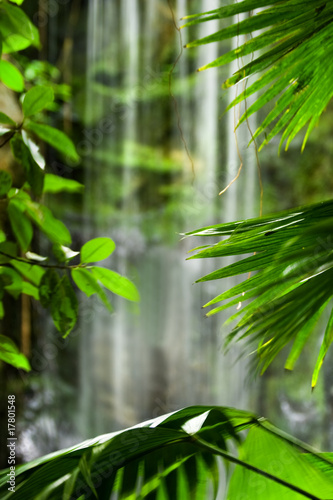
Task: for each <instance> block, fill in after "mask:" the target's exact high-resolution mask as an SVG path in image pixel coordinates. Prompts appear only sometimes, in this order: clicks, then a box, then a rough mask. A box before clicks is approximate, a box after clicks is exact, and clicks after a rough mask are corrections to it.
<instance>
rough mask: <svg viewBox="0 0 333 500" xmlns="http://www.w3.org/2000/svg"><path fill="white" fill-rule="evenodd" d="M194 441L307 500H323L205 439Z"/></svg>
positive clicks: (195, 439)
mask: <svg viewBox="0 0 333 500" xmlns="http://www.w3.org/2000/svg"><path fill="white" fill-rule="evenodd" d="M192 441H193V442H194V443H195V444H196V445H197V446H198V447H200V448H202V449H204V450H205V451H209V452H210V453H213V454H214V455H220V456H221V457H223V458H225V459H226V460H229V462H233V463H234V464H237V465H240V466H241V467H244V468H245V469H247V470H250V471H252V472H255V473H256V474H259V475H260V476H263V477H266V478H267V479H270V480H271V481H274V482H275V483H278V484H281V485H282V486H285V487H286V488H288V489H290V490H292V491H295V492H296V493H299V494H300V495H303V496H304V497H306V498H310V499H311V500H321V499H320V498H319V497H316V496H315V495H312V494H311V493H308V492H307V491H305V490H302V489H301V488H298V486H294V485H293V484H290V483H288V482H287V481H284V480H283V479H280V478H279V477H277V476H274V475H273V474H270V473H269V472H265V471H263V470H261V469H258V467H255V466H254V465H251V464H249V463H247V462H243V460H240V459H239V458H236V457H234V456H233V455H231V454H230V453H229V452H227V451H225V450H221V449H220V448H218V447H217V446H214V445H212V444H210V443H207V441H204V440H203V439H201V438H199V437H197V436H192Z"/></svg>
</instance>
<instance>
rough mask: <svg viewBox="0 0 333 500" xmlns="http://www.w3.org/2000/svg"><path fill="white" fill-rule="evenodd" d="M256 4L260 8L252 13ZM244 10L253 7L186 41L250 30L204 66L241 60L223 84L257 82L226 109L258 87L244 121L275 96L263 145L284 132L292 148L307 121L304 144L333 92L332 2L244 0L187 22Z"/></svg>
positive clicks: (220, 37) (262, 128) (216, 38)
mask: <svg viewBox="0 0 333 500" xmlns="http://www.w3.org/2000/svg"><path fill="white" fill-rule="evenodd" d="M255 9H262V10H255ZM252 10H255V12H254V13H253V15H252ZM240 13H249V14H250V17H248V18H246V19H244V20H243V21H240V22H238V23H235V24H233V25H231V26H229V27H227V28H225V29H222V30H220V31H218V32H216V33H213V34H212V35H209V36H207V37H204V38H201V39H199V40H195V41H192V42H190V43H189V44H187V47H194V46H198V45H204V44H208V43H212V42H219V41H222V40H225V39H228V38H232V37H237V36H239V35H249V38H248V40H247V41H246V42H245V43H243V44H242V45H241V46H240V47H238V48H236V49H234V50H232V51H230V52H228V53H226V54H223V55H221V56H220V57H219V58H217V59H216V60H215V61H212V62H210V63H209V64H207V65H205V66H203V67H202V68H200V71H201V70H205V69H208V68H213V67H217V66H221V65H224V64H227V63H229V62H231V61H233V60H239V64H240V69H239V70H238V71H236V73H235V74H234V75H232V76H231V77H230V78H228V79H227V80H226V82H225V83H224V87H225V88H228V87H230V86H232V85H235V84H236V83H238V82H240V81H241V80H243V79H247V78H248V77H250V76H253V75H255V76H254V82H253V83H252V84H250V85H249V86H247V87H246V88H245V90H244V91H243V92H242V93H241V94H240V95H239V96H238V97H237V98H236V99H235V100H234V101H233V102H232V103H231V104H230V105H229V107H228V108H227V109H229V108H230V107H232V106H235V105H236V104H238V103H240V102H241V101H244V100H245V99H246V98H247V97H249V96H250V95H252V94H255V93H257V92H258V96H256V98H255V101H254V103H253V104H252V105H251V106H250V107H249V108H248V109H246V112H245V113H244V114H243V116H242V117H241V119H240V121H239V123H242V122H243V121H244V120H246V119H247V117H249V116H250V115H251V114H252V113H254V112H256V111H258V110H259V109H261V108H262V107H263V106H265V105H266V104H267V103H269V102H275V106H274V107H273V109H272V110H271V111H270V112H269V113H268V115H267V117H266V119H265V120H264V121H263V123H262V124H261V125H260V126H259V127H258V129H257V130H256V132H255V134H254V138H256V137H258V136H259V135H260V134H262V133H265V131H266V130H267V135H266V137H265V139H264V140H263V142H262V144H261V146H260V147H263V146H264V145H265V144H266V143H268V142H269V141H270V140H271V139H272V138H273V137H275V136H276V134H278V133H279V132H282V136H281V142H280V147H281V146H282V144H283V143H284V141H286V149H287V148H288V146H289V144H290V142H291V141H292V139H293V138H294V137H295V136H296V135H297V133H298V132H299V131H300V130H301V129H302V128H303V127H305V126H306V125H308V128H307V132H306V134H305V137H304V141H303V146H302V147H303V148H304V146H305V143H306V141H307V138H308V136H309V134H310V132H311V130H312V129H313V127H314V126H315V125H316V124H317V121H318V119H319V117H320V115H321V113H322V112H323V111H324V109H325V108H326V106H327V104H328V102H329V101H330V100H331V98H332V96H333V64H332V63H331V60H332V55H333V36H332V33H333V27H332V21H333V4H332V2H318V0H306V1H303V0H282V1H277V0H275V1H271V0H270V1H265V0H261V1H256V0H245V1H243V2H240V3H236V4H233V5H228V6H225V7H221V8H219V9H215V10H214V11H210V12H206V13H202V14H198V15H197V16H189V18H190V19H191V20H190V21H188V22H187V24H185V25H184V26H187V27H188V26H192V25H195V24H199V23H203V22H209V21H213V20H218V19H222V18H227V17H231V16H235V15H237V14H240ZM185 19H188V18H185ZM184 26H183V27H184ZM250 54H251V55H253V56H254V58H253V60H251V61H250V62H248V63H244V62H243V60H242V58H244V57H246V56H249V55H250Z"/></svg>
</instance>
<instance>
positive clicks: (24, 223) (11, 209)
mask: <svg viewBox="0 0 333 500" xmlns="http://www.w3.org/2000/svg"><path fill="white" fill-rule="evenodd" d="M7 210H8V217H9V220H10V224H11V226H12V230H13V233H14V235H15V238H16V240H17V242H18V244H19V245H20V247H21V248H22V250H23V251H24V252H25V251H26V250H27V249H28V248H29V246H30V243H31V240H32V237H33V228H32V224H31V222H30V220H29V219H28V217H27V216H26V215H25V213H24V207H23V206H22V204H21V203H18V202H17V201H16V200H15V199H13V200H11V201H10V202H9V204H8V209H7Z"/></svg>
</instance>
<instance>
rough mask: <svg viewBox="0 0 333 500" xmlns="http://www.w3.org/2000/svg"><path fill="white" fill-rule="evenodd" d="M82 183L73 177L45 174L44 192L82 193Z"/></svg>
mask: <svg viewBox="0 0 333 500" xmlns="http://www.w3.org/2000/svg"><path fill="white" fill-rule="evenodd" d="M83 190H84V185H83V184H81V183H80V182H77V181H74V180H73V179H66V178H64V177H59V175H54V174H46V175H45V179H44V193H61V192H63V191H68V192H69V193H82V191H83Z"/></svg>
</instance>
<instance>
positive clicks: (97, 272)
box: [91, 266, 140, 302]
mask: <svg viewBox="0 0 333 500" xmlns="http://www.w3.org/2000/svg"><path fill="white" fill-rule="evenodd" d="M91 271H92V273H93V275H94V276H95V277H96V278H97V279H98V280H99V281H100V282H101V283H102V284H103V285H104V286H105V288H107V289H108V290H110V291H111V292H113V293H115V294H117V295H121V297H124V298H125V299H128V300H132V301H133V302H139V300H140V295H139V292H138V290H137V288H136V286H135V285H134V283H132V282H131V281H130V280H129V279H128V278H125V276H122V275H121V274H118V273H116V272H115V271H111V269H106V268H104V267H96V266H94V267H91Z"/></svg>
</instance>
